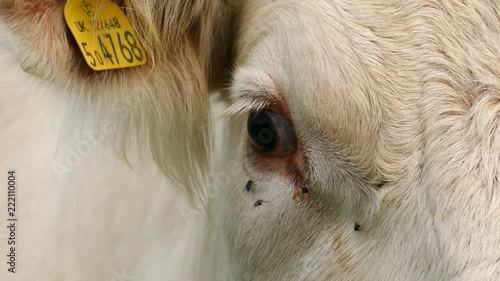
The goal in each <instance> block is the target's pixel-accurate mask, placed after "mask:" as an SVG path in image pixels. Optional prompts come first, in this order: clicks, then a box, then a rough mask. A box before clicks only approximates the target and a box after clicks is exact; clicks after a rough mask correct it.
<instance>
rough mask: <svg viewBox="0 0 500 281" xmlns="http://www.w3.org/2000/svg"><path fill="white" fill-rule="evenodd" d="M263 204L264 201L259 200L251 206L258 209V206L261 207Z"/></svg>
mask: <svg viewBox="0 0 500 281" xmlns="http://www.w3.org/2000/svg"><path fill="white" fill-rule="evenodd" d="M264 202H265V201H264V200H261V199H259V200H257V201H255V203H254V204H253V206H254V207H258V206H260V205H262V203H264Z"/></svg>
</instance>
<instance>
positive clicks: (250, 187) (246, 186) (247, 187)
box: [245, 180, 253, 192]
mask: <svg viewBox="0 0 500 281" xmlns="http://www.w3.org/2000/svg"><path fill="white" fill-rule="evenodd" d="M252 185H253V181H252V180H249V181H248V182H247V184H245V190H246V191H247V192H250V190H252Z"/></svg>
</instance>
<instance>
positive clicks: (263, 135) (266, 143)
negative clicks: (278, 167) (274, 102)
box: [247, 111, 277, 152]
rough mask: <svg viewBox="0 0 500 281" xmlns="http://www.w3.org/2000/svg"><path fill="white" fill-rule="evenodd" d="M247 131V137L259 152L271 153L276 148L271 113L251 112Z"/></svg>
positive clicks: (274, 128)
mask: <svg viewBox="0 0 500 281" xmlns="http://www.w3.org/2000/svg"><path fill="white" fill-rule="evenodd" d="M247 130H248V135H249V136H250V138H251V140H252V142H253V143H254V145H255V147H256V148H257V149H258V150H259V151H262V152H270V151H273V149H274V148H275V146H276V142H277V135H276V127H275V125H274V120H273V118H272V116H271V112H269V111H260V112H252V113H251V114H250V116H249V118H248V123H247Z"/></svg>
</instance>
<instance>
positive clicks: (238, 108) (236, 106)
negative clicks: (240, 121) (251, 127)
mask: <svg viewBox="0 0 500 281" xmlns="http://www.w3.org/2000/svg"><path fill="white" fill-rule="evenodd" d="M268 105H269V101H268V100H267V99H266V98H264V97H263V96H257V97H256V96H249V95H242V96H240V97H238V98H237V99H236V100H235V101H234V102H233V104H232V105H231V106H230V107H229V108H228V109H226V110H225V111H224V113H223V114H222V117H223V118H232V117H236V118H242V117H243V116H245V115H246V114H248V113H249V112H251V111H260V110H262V109H264V108H265V107H266V106H268Z"/></svg>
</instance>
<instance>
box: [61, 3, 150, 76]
mask: <svg viewBox="0 0 500 281" xmlns="http://www.w3.org/2000/svg"><path fill="white" fill-rule="evenodd" d="M64 18H65V19H66V24H67V25H68V27H69V29H70V30H71V33H72V34H73V36H74V37H75V40H76V42H77V43H78V46H79V47H80V50H81V51H82V54H83V57H84V58H85V61H87V64H88V65H89V66H90V67H91V68H92V69H94V70H107V69H117V68H125V67H133V66H139V65H143V64H145V63H146V52H145V51H144V48H143V47H142V45H141V43H140V42H139V40H138V39H137V35H136V34H135V31H134V30H133V29H132V26H131V25H130V22H129V21H128V19H127V16H125V14H124V13H123V11H122V10H121V9H120V8H119V7H118V6H117V5H116V4H114V3H113V2H111V1H110V0H68V1H67V2H66V5H65V6H64Z"/></svg>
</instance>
